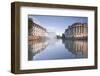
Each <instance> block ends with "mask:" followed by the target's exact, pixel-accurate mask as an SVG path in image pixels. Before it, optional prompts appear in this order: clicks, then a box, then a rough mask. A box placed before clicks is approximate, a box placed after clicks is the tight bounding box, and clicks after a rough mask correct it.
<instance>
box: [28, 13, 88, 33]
mask: <svg viewBox="0 0 100 76" xmlns="http://www.w3.org/2000/svg"><path fill="white" fill-rule="evenodd" d="M28 18H32V19H33V21H34V22H35V23H37V24H39V25H40V26H42V27H44V28H46V29H47V31H48V32H55V33H56V34H57V35H62V33H64V32H65V29H67V28H68V26H69V25H72V24H73V23H76V22H81V23H88V18H87V17H74V16H50V15H49V16H47V15H46V16H45V15H29V16H28Z"/></svg>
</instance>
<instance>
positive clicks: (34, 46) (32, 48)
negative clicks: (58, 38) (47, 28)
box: [28, 40, 48, 60]
mask: <svg viewBox="0 0 100 76" xmlns="http://www.w3.org/2000/svg"><path fill="white" fill-rule="evenodd" d="M47 46H48V42H47V41H46V40H34V41H29V43H28V60H33V56H35V55H36V54H38V53H40V52H41V51H43V50H44V49H45V48H46V47H47Z"/></svg>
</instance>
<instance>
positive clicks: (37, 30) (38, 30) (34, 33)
mask: <svg viewBox="0 0 100 76" xmlns="http://www.w3.org/2000/svg"><path fill="white" fill-rule="evenodd" d="M46 34H47V31H46V29H45V28H43V27H42V26H40V25H39V24H36V23H35V22H33V20H32V19H31V18H29V19H28V37H29V38H28V39H29V40H35V39H41V38H44V37H45V36H46Z"/></svg>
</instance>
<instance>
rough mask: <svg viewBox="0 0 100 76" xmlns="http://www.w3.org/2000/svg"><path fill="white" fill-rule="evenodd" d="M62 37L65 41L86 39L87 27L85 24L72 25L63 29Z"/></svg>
mask: <svg viewBox="0 0 100 76" xmlns="http://www.w3.org/2000/svg"><path fill="white" fill-rule="evenodd" d="M64 36H65V38H66V39H87V37H88V26H87V24H86V23H74V24H72V25H71V26H68V28H67V29H65V32H64Z"/></svg>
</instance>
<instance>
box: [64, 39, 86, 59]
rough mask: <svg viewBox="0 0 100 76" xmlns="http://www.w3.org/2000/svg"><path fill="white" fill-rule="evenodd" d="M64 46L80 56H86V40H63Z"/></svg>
mask: <svg viewBox="0 0 100 76" xmlns="http://www.w3.org/2000/svg"><path fill="white" fill-rule="evenodd" d="M63 43H64V45H65V48H66V49H67V50H69V51H70V52H71V53H73V54H74V55H76V56H79V57H80V58H81V57H83V58H85V57H87V56H88V51H87V50H88V43H87V40H63Z"/></svg>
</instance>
